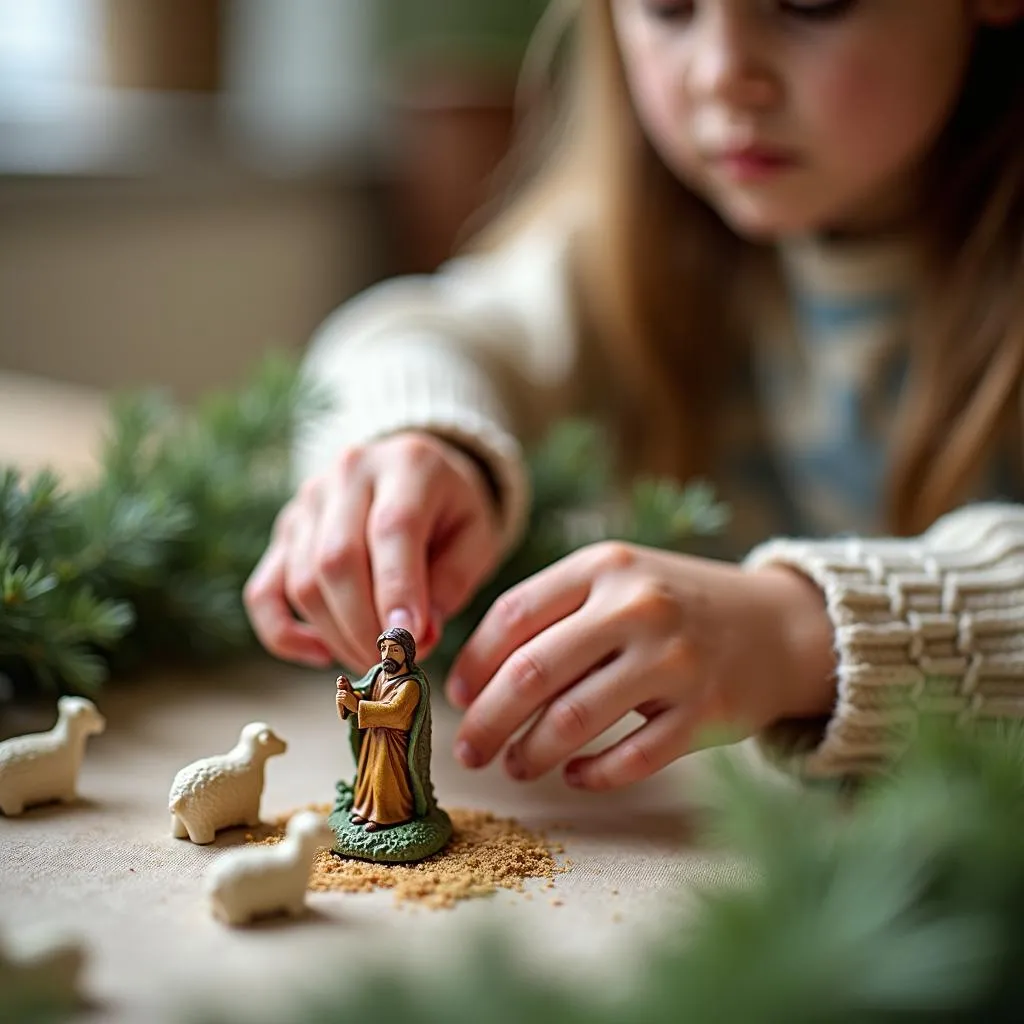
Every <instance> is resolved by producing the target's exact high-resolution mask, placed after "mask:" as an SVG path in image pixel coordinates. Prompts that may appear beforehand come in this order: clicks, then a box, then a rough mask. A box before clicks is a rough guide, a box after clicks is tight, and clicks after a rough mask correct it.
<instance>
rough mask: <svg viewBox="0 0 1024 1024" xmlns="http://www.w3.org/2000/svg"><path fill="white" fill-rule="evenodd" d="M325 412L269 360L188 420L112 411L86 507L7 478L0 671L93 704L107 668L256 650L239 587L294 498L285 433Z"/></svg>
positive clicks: (292, 375) (151, 398)
mask: <svg viewBox="0 0 1024 1024" xmlns="http://www.w3.org/2000/svg"><path fill="white" fill-rule="evenodd" d="M318 406H319V399H317V398H316V397H315V396H314V395H313V394H312V392H311V391H310V390H309V389H308V388H306V387H304V386H303V385H300V381H299V377H298V374H297V371H296V368H295V366H294V365H293V364H292V363H291V362H289V361H286V360H284V359H281V358H272V359H268V360H267V361H266V362H265V363H264V364H263V365H262V366H261V367H260V369H259V370H258V372H257V373H256V374H255V376H254V378H253V380H252V381H251V382H250V383H249V385H248V386H247V387H246V388H244V389H242V390H241V391H240V392H238V393H234V394H225V395H217V396H214V397H213V398H211V399H209V400H208V401H207V402H205V403H204V404H202V405H201V406H200V407H199V408H198V409H196V410H195V411H194V412H191V413H189V414H188V415H186V414H184V413H183V412H182V411H181V410H179V409H176V408H175V407H173V406H172V405H171V404H170V403H169V402H167V401H166V400H165V399H164V398H162V397H160V396H158V395H142V396H137V397H131V398H125V399H123V400H121V401H118V402H117V403H115V405H114V408H113V412H112V425H111V430H110V434H109V437H108V440H107V442H106V446H105V449H104V451H103V455H102V472H101V474H100V476H99V479H98V481H97V483H96V484H95V485H94V486H92V487H90V488H88V489H87V490H85V491H83V492H81V493H75V494H68V493H64V492H62V491H61V490H60V488H59V487H58V483H57V480H56V479H55V477H54V476H53V475H52V474H50V473H42V474H40V475H39V476H37V477H36V478H35V479H33V480H31V481H28V482H23V481H22V480H21V479H20V478H19V476H18V474H17V473H15V472H13V471H10V470H8V471H6V472H4V473H3V474H2V475H0V600H2V609H0V672H3V673H4V674H6V675H7V676H8V677H10V678H12V679H13V680H14V681H15V683H16V684H20V686H21V687H22V688H25V689H33V688H39V687H46V688H50V689H61V690H70V691H84V692H90V691H92V690H94V689H95V687H96V686H97V684H99V683H100V682H102V681H103V680H104V679H105V678H107V676H108V674H109V672H110V671H111V670H112V669H114V670H117V669H125V668H128V667H130V666H133V665H136V664H138V663H140V662H142V661H145V660H149V661H152V660H154V659H160V658H163V657H176V658H177V657H181V656H187V655H201V656H207V657H211V656H215V655H219V654H222V653H226V652H229V651H232V650H235V649H238V648H240V647H243V646H245V645H248V644H250V643H251V642H252V635H251V632H250V629H249V625H248V622H247V620H246V617H245V613H244V609H243V608H242V603H241V589H242V585H243V583H244V581H245V579H246V577H247V576H248V575H249V573H250V572H251V570H252V568H253V567H254V566H255V564H256V561H257V560H258V559H259V557H260V555H261V554H262V552H263V550H264V549H265V547H266V543H267V538H268V536H269V533H270V527H271V524H272V522H273V519H274V516H275V515H276V514H277V511H278V509H279V508H280V507H281V505H282V503H283V502H284V500H285V498H286V497H287V493H288V454H289V447H290V443H291V439H292V436H293V432H294V429H295V427H296V425H297V423H298V421H299V419H300V418H301V417H302V416H303V415H304V414H305V413H306V412H307V411H308V410H311V409H315V408H317V407H318Z"/></svg>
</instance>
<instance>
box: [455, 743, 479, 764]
mask: <svg viewBox="0 0 1024 1024" xmlns="http://www.w3.org/2000/svg"><path fill="white" fill-rule="evenodd" d="M455 756H456V758H457V759H458V760H459V761H460V762H461V763H462V765H463V766H464V767H466V768H480V767H482V766H483V763H484V760H483V757H482V756H481V755H480V752H479V751H478V750H477V749H476V747H474V746H473V745H472V744H471V743H469V742H468V741H467V740H459V741H458V742H457V743H456V744H455Z"/></svg>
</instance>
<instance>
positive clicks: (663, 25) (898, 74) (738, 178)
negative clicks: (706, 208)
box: [612, 0, 1007, 237]
mask: <svg viewBox="0 0 1024 1024" xmlns="http://www.w3.org/2000/svg"><path fill="white" fill-rule="evenodd" d="M1006 2H1007V0H612V4H613V11H614V17H615V24H616V31H617V35H618V39H619V46H620V49H621V52H622V57H623V61H624V63H625V69H626V77H627V80H628V83H629V87H630V91H631V93H632V97H633V103H634V106H635V108H636V111H637V116H638V117H639V119H640V121H641V123H642V124H643V127H644V129H645V131H646V132H647V134H648V136H649V138H650V139H651V142H652V143H653V145H654V146H655V148H656V149H657V150H658V152H659V153H660V155H661V157H662V159H663V160H665V162H666V163H667V164H668V166H669V167H670V168H671V169H672V171H673V172H674V173H675V174H676V175H678V177H679V178H681V179H682V180H683V181H684V182H685V183H686V184H687V185H689V186H690V187H691V188H693V189H694V190H695V191H696V192H698V193H699V194H701V195H703V196H704V197H705V198H706V199H707V200H708V201H709V202H710V203H711V204H712V205H713V206H714V207H715V208H716V209H717V210H718V211H719V213H720V214H721V216H722V217H723V218H724V219H725V220H726V221H727V222H728V223H729V224H731V225H732V226H733V228H734V229H735V230H736V231H737V232H739V233H740V234H744V235H750V236H756V237H781V236H785V235H792V234H798V233H805V232H813V231H838V232H850V233H862V232H870V231H878V230H884V229H885V228H886V227H891V226H893V225H895V224H898V223H899V221H900V219H901V217H903V216H904V215H905V214H906V213H907V211H908V207H909V197H910V196H911V194H912V189H913V187H914V183H915V179H916V176H917V172H918V171H919V170H920V168H921V165H922V162H923V159H924V157H925V155H926V154H927V152H928V150H929V148H930V146H931V145H932V144H933V143H934V141H935V140H936V138H937V136H938V135H939V133H940V132H941V130H942V128H943V127H944V125H945V123H946V121H947V120H948V118H949V116H950V114H951V112H952V109H953V107H954V105H955V103H956V100H957V97H958V94H959V92H960V89H961V86H962V83H963V80H964V75H965V72H966V66H967V62H968V58H969V56H970V51H971V44H972V39H973V34H974V28H975V24H976V22H977V20H978V19H979V17H982V16H983V9H984V8H985V7H986V6H987V5H989V4H995V5H996V6H999V5H1000V4H1002V5H1003V6H1005V4H1006Z"/></svg>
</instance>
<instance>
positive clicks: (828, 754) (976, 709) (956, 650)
mask: <svg viewBox="0 0 1024 1024" xmlns="http://www.w3.org/2000/svg"><path fill="white" fill-rule="evenodd" d="M773 564H775V565H785V566H789V567H791V568H793V569H797V570H799V571H801V572H803V573H805V574H806V575H807V576H808V577H810V578H811V579H812V580H814V582H815V583H817V584H818V586H819V587H820V588H821V590H822V591H823V593H824V597H825V602H826V608H827V611H828V615H829V617H830V619H831V621H832V625H833V627H834V630H835V656H836V700H835V706H834V708H833V710H832V713H831V715H830V716H829V717H828V718H827V719H824V720H822V721H819V722H813V721H812V722H808V721H806V720H792V721H787V722H781V723H778V724H777V725H776V726H774V727H772V728H771V729H769V730H767V731H766V732H764V733H762V734H761V735H760V737H759V745H760V747H761V749H762V751H763V752H765V753H766V754H767V755H768V756H769V758H770V759H771V760H774V761H776V762H781V763H783V764H785V765H786V766H787V767H790V768H795V769H796V770H797V771H798V772H799V773H800V774H802V775H804V776H807V777H819V778H820V777H837V776H852V775H863V774H865V773H869V772H875V771H878V770H881V769H883V768H885V767H887V766H888V765H889V764H890V763H891V761H892V759H893V758H894V757H895V756H896V755H898V754H899V753H900V751H901V750H902V749H903V748H904V746H905V745H906V743H907V741H908V739H909V738H910V736H911V735H912V731H913V728H914V724H915V723H916V722H917V720H918V719H919V718H920V717H921V716H922V715H928V714H941V715H943V716H952V717H955V718H956V719H957V720H958V721H965V720H966V721H969V720H972V719H989V720H994V719H999V718H1019V717H1021V716H1024V506H1019V505H1008V504H1007V505H1003V504H978V505H969V506H966V507H964V508H961V509H959V510H957V511H955V512H952V513H950V514H948V515H946V516H943V517H942V518H941V519H940V520H938V521H937V522H936V523H935V524H934V525H933V526H932V527H931V528H930V529H929V530H928V531H927V532H926V533H924V534H922V535H921V536H920V537H916V538H911V539H879V540H862V539H859V538H843V539H837V540H823V541H802V540H773V541H769V542H768V543H766V544H763V545H760V546H759V547H757V548H755V549H754V551H752V552H751V553H750V555H749V556H748V558H747V561H746V566H747V567H748V568H751V569H756V568H761V567H764V566H768V565H773Z"/></svg>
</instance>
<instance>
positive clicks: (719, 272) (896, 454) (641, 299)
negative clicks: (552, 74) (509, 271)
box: [482, 0, 1024, 534]
mask: <svg viewBox="0 0 1024 1024" xmlns="http://www.w3.org/2000/svg"><path fill="white" fill-rule="evenodd" d="M556 19H560V20H561V21H562V22H563V23H564V25H565V26H566V27H567V28H568V27H569V26H570V24H571V32H568V33H567V35H566V39H568V40H569V45H570V52H569V55H568V60H567V63H568V65H569V68H570V74H569V75H568V76H567V81H566V80H564V79H563V80H562V81H561V88H560V90H559V96H558V100H559V102H560V109H561V116H551V114H550V109H551V108H552V107H553V106H554V105H555V104H553V103H552V101H551V100H550V97H545V101H546V102H545V104H542V105H544V106H546V108H547V111H548V112H547V114H546V115H544V116H543V117H539V118H537V119H536V120H540V121H542V122H543V123H544V124H546V126H547V131H546V133H538V131H537V129H536V128H535V127H534V128H533V129H532V130H531V132H530V133H529V135H528V142H527V143H526V145H527V147H528V148H530V149H532V150H534V151H536V150H537V149H538V148H541V147H543V146H544V143H539V142H538V139H539V138H543V139H546V140H548V141H550V140H553V139H557V142H555V143H553V144H551V145H547V146H546V161H545V162H544V164H543V165H542V166H540V167H536V168H534V169H533V170H532V172H531V173H530V179H529V183H528V184H527V185H526V186H525V187H524V188H522V189H520V190H518V192H517V194H516V197H515V199H514V201H513V202H512V203H511V205H510V206H509V207H508V208H507V209H505V210H504V212H503V213H502V215H501V216H499V217H498V218H497V220H496V221H495V222H494V223H493V224H492V225H491V227H490V228H489V229H488V231H487V232H485V233H484V235H483V236H482V239H483V243H484V244H495V243H496V241H498V240H500V239H501V238H503V237H507V236H508V234H509V233H511V232H515V231H518V230H520V229H521V228H522V227H523V226H524V225H525V224H527V223H530V222H532V221H533V219H534V218H536V217H537V216H538V215H540V214H541V212H542V211H543V210H545V209H547V208H548V204H549V203H557V202H560V201H561V200H562V199H563V198H564V197H565V196H566V195H567V194H570V193H572V192H573V191H575V190H579V189H585V191H586V193H587V194H588V196H590V197H592V199H593V203H592V204H591V208H592V209H593V211H594V216H593V217H592V218H591V219H590V221H589V222H588V223H587V224H585V225H583V227H582V229H581V233H580V235H579V237H578V238H577V240H576V244H575V246H574V249H573V268H572V269H573V277H574V282H575V285H576V289H577V295H576V301H577V305H578V311H579V316H580V321H581V325H582V329H584V330H587V331H590V332H593V334H594V335H595V336H596V338H597V339H598V341H599V342H600V344H601V346H602V348H603V351H604V352H605V353H606V355H607V358H608V359H609V360H610V361H611V363H612V366H613V367H614V369H615V373H614V374H613V375H612V376H613V377H614V379H616V380H617V381H619V382H620V388H621V394H620V396H619V398H620V401H619V402H618V403H617V405H616V407H617V409H618V417H619V424H618V426H619V427H620V431H619V436H620V437H621V438H622V439H623V445H622V447H623V450H624V451H627V452H630V453H632V460H631V461H632V463H633V464H634V468H642V469H644V470H647V471H650V472H658V473H669V474H672V475H675V476H676V477H678V478H679V479H681V480H685V479H688V478H689V477H691V476H693V475H696V474H710V473H712V471H713V467H714V463H715V456H716V453H717V450H718V447H719V443H720V436H721V429H720V427H721V419H720V417H721V413H722V412H723V411H724V408H725V403H724V402H723V395H724V394H725V391H726V388H727V386H728V381H729V376H730V374H732V373H733V372H735V370H736V367H737V360H738V359H742V358H743V355H744V351H743V346H744V339H743V332H742V330H741V325H740V324H738V323H737V322H736V320H735V318H734V317H735V314H734V311H735V310H737V309H739V308H741V307H742V301H741V300H740V296H739V295H738V293H737V290H736V289H737V288H738V287H741V285H742V282H743V281H744V280H745V279H748V278H749V277H750V275H749V274H747V273H746V268H748V267H751V266H753V265H755V264H757V263H764V262H767V261H769V260H770V252H769V251H768V250H767V249H766V248H764V247H759V246H756V245H754V244H752V243H749V242H745V241H743V240H741V239H739V238H738V237H737V236H736V235H735V234H734V233H733V232H732V231H731V230H729V228H727V227H726V226H725V225H724V224H723V222H722V221H721V219H720V218H719V217H718V216H717V215H716V214H715V213H714V211H713V210H711V209H710V208H709V207H708V206H707V205H706V204H705V203H704V202H703V201H702V200H701V199H699V198H698V197H697V196H695V195H694V194H693V193H692V192H691V191H690V190H688V189H687V188H686V187H685V186H684V185H682V184H681V183H680V182H679V181H678V180H677V179H676V178H675V177H674V176H673V175H672V174H671V172H670V171H669V170H668V169H667V168H666V167H665V165H664V164H663V162H662V161H661V160H660V158H659V157H658V156H657V155H656V154H655V152H654V150H653V148H652V147H651V145H650V144H649V142H648V141H647V139H646V137H645V135H644V133H643V131H642V130H641V128H640V125H639V123H638V121H637V118H636V115H635V113H634V111H633V107H632V104H631V102H630V99H629V95H628V90H627V86H626V82H625V76H624V72H623V67H622V61H621V58H620V55H619V51H618V46H617V42H616V38H615V32H614V27H613V23H612V16H611V11H610V0H583V2H582V3H580V2H579V0H555V3H554V5H553V9H552V11H551V12H549V16H548V19H547V21H546V22H545V24H544V27H545V29H546V30H547V33H548V34H549V35H550V30H551V28H552V26H553V25H554V23H555V20H556ZM1022 43H1024V27H1022V26H1020V25H1017V26H1013V27H1007V28H1000V29H987V28H981V29H979V30H978V38H977V41H976V46H975V52H974V55H973V58H972V61H971V65H970V68H969V71H968V75H967V81H966V84H965V88H964V91H963V95H962V97H961V99H960V102H959V104H958V107H957V109H956V111H955V112H954V115H953V117H952V118H951V121H950V123H949V125H948V127H947V129H946V131H945V133H944V135H943V137H942V138H941V140H940V141H939V143H938V145H937V147H936V150H935V152H934V154H933V157H932V159H931V161H930V164H929V179H928V181H927V184H926V186H925V194H924V195H923V196H922V208H923V209H926V210H927V211H928V216H927V218H922V220H923V222H924V223H925V225H926V226H925V227H923V228H922V236H921V242H922V246H921V251H922V254H923V258H924V262H925V270H926V276H925V280H926V282H927V283H926V292H925V295H924V296H923V297H922V298H923V301H922V302H921V303H920V304H919V305H920V308H921V310H922V313H921V315H920V317H919V319H918V322H917V324H916V329H915V332H914V336H913V339H912V344H911V352H910V363H909V369H908V376H907V380H906V384H905V388H904V393H903V396H902V398H901V404H900V409H899V413H898V415H897V421H896V426H895V433H894V436H893V438H892V440H891V448H890V459H889V471H888V479H887V482H886V507H885V518H886V520H887V525H888V528H889V529H890V530H891V531H892V532H893V533H897V534H913V533H917V532H919V531H920V530H922V529H924V528H925V527H927V525H928V524H929V523H931V522H932V521H933V520H934V519H935V518H936V517H937V516H938V515H940V514H941V513H943V512H944V511H947V510H949V509H950V508H952V507H954V506H955V505H956V504H957V503H958V502H960V501H962V500H963V499H964V498H965V497H966V496H967V495H968V493H969V490H970V488H971V486H972V484H974V483H975V482H976V479H977V474H978V470H979V468H980V467H981V466H982V464H983V463H984V461H985V456H987V455H989V454H991V453H992V452H993V451H994V450H995V449H996V448H997V446H1000V445H1002V444H1004V442H1006V441H1007V439H1008V438H1010V437H1014V438H1016V437H1017V435H1020V433H1021V429H1022V420H1024V417H1022V412H1024V409H1022V407H1021V396H1022V382H1024V61H1022V60H1021V59H1020V55H1021V53H1022V52H1024V46H1022ZM554 49H555V48H554V47H551V51H552V53H554ZM527 124H528V125H529V124H531V122H529V121H527Z"/></svg>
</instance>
